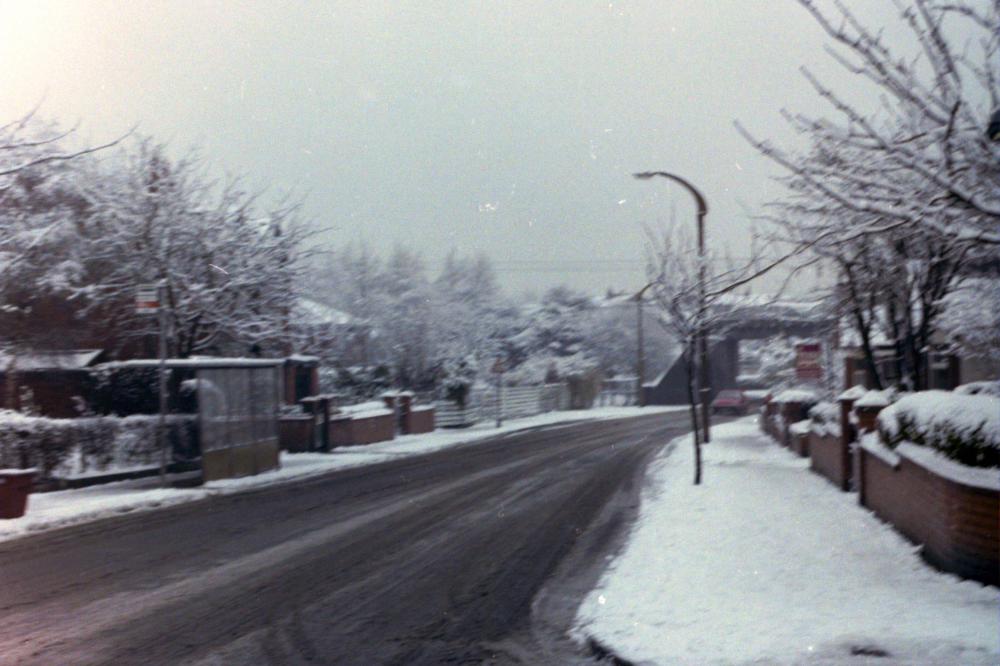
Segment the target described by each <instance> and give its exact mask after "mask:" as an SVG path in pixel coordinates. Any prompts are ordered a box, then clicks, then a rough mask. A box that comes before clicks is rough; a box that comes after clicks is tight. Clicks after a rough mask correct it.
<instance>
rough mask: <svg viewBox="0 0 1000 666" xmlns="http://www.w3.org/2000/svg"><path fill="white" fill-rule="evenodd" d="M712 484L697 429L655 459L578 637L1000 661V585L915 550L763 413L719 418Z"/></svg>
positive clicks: (651, 656) (868, 658) (790, 657)
mask: <svg viewBox="0 0 1000 666" xmlns="http://www.w3.org/2000/svg"><path fill="white" fill-rule="evenodd" d="M703 452H704V461H705V467H704V480H703V485H702V486H700V487H696V486H694V485H692V483H691V480H692V469H693V467H692V465H693V462H692V460H693V454H692V452H691V441H690V437H684V438H681V439H680V440H675V442H674V443H673V450H672V452H671V451H669V450H668V451H665V452H664V453H663V454H661V456H660V457H659V458H658V459H657V460H655V461H654V462H653V463H652V465H651V466H650V469H649V473H648V477H647V481H648V485H647V487H646V488H645V490H644V495H643V503H642V507H641V509H640V518H639V521H638V522H637V524H636V526H635V528H634V529H633V533H632V535H631V537H630V539H629V542H628V544H627V546H626V547H625V549H624V551H623V552H622V553H621V554H620V555H619V556H618V557H617V558H616V559H615V560H614V561H613V562H612V564H611V566H610V568H609V570H608V571H607V572H606V573H605V575H604V577H603V578H602V580H601V582H600V584H599V586H598V588H596V589H595V590H594V591H593V592H592V593H591V594H590V595H589V596H588V598H587V599H586V601H585V602H584V604H583V605H582V606H581V608H580V611H579V614H578V617H577V621H578V626H577V629H576V630H575V637H576V638H577V639H578V640H581V641H585V640H587V639H589V638H594V639H596V640H597V641H598V642H599V643H600V644H601V645H603V646H604V647H606V648H609V649H611V650H612V651H613V652H614V653H616V654H617V655H618V656H620V657H622V658H625V659H628V660H631V661H634V662H636V663H640V664H745V663H754V664H800V663H801V664H927V665H935V666H937V665H942V666H944V665H946V664H949V665H950V664H997V663H1000V645H998V642H1000V616H998V601H1000V593H998V590H997V588H992V587H987V586H983V585H980V584H978V583H974V582H969V581H962V580H960V579H958V578H957V577H955V576H952V575H948V574H942V573H939V572H937V571H935V570H934V569H932V568H930V567H929V566H928V565H926V564H925V563H924V562H923V561H922V560H921V559H920V557H919V555H918V554H917V550H916V549H915V547H914V546H913V545H912V544H910V543H908V542H907V541H905V540H904V539H903V538H902V537H901V536H899V535H898V534H897V533H896V532H894V531H893V530H892V529H891V528H890V527H888V526H887V525H885V524H883V523H881V522H880V521H879V520H878V519H876V518H875V517H874V515H872V514H871V513H869V512H868V511H867V510H865V509H864V508H862V507H860V506H859V505H858V504H857V495H855V494H853V493H842V492H839V491H838V490H836V489H835V488H834V487H833V486H832V485H830V484H829V483H827V482H826V481H825V480H824V479H822V478H820V477H819V476H817V475H815V474H812V473H810V472H809V470H808V467H809V463H808V459H801V458H798V457H797V456H796V455H794V454H793V453H791V452H789V451H787V450H785V449H782V448H781V447H779V446H777V445H776V444H774V443H773V442H771V440H769V439H768V438H766V437H765V436H763V435H761V434H760V431H759V430H758V428H757V425H756V423H755V419H754V418H748V419H742V420H740V421H737V422H733V423H730V424H726V425H720V426H716V427H714V428H713V430H712V443H711V444H708V445H706V446H705V447H703Z"/></svg>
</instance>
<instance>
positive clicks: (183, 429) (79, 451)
mask: <svg viewBox="0 0 1000 666" xmlns="http://www.w3.org/2000/svg"><path fill="white" fill-rule="evenodd" d="M157 422H158V417H156V416H145V415H143V416H127V417H124V418H120V417H115V416H95V417H88V418H78V419H50V418H45V417H36V416H26V415H24V414H21V413H19V412H12V411H6V410H0V468H6V467H10V468H32V467H33V468H37V469H38V470H40V472H41V474H42V476H44V477H59V478H64V477H70V476H77V475H80V474H86V473H88V472H101V471H105V470H108V471H110V470H117V469H123V468H135V467H139V466H143V465H153V464H156V463H158V462H159V460H160V449H159V446H158V443H157V436H156V427H157ZM168 426H169V430H168V442H169V444H170V445H171V447H172V449H173V451H175V452H176V453H178V454H180V455H182V456H185V457H189V456H193V455H195V454H196V452H197V432H196V417H194V416H189V415H175V416H170V417H168Z"/></svg>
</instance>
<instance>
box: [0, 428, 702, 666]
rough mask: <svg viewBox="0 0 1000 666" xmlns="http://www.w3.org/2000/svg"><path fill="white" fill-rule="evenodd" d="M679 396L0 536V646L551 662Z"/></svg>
mask: <svg viewBox="0 0 1000 666" xmlns="http://www.w3.org/2000/svg"><path fill="white" fill-rule="evenodd" d="M684 423H685V416H684V415H683V413H676V414H666V415H664V414H658V415H655V416H651V417H642V418H636V419H623V420H619V421H605V422H592V423H583V424H579V425H573V426H568V427H563V428H556V429H548V430H546V429H543V430H539V431H535V432H527V433H520V434H514V435H507V436H503V437H500V438H498V439H497V440H496V441H495V442H488V443H487V442H483V443H479V444H477V445H475V446H469V447H459V448H455V449H451V450H446V451H441V452H437V453H431V454H428V455H425V456H418V457H413V458H407V459H403V460H398V461H390V462H386V463H382V464H378V465H373V466H369V467H364V468H357V469H349V470H344V471H341V472H336V473H333V474H330V475H328V476H324V477H320V478H316V479H311V480H309V481H304V482H301V483H297V484H290V485H284V486H276V487H271V488H266V489H263V490H261V491H257V492H250V493H246V494H240V495H232V496H223V497H214V498H211V499H209V500H206V501H201V502H195V503H191V504H186V505H183V506H179V507H175V508H170V509H165V510H162V511H155V512H150V513H144V514H140V515H135V516H130V517H124V518H119V519H114V520H107V521H102V522H99V523H94V524H90V525H83V526H79V527H72V528H67V529H64V530H60V531H56V532H52V533H49V534H44V535H39V536H36V537H30V538H26V539H22V540H18V541H14V542H10V543H7V544H0V616H2V617H3V622H2V623H0V661H2V662H3V663H17V664H32V663H35V664H55V663H73V664H91V663H115V664H130V663H143V664H151V663H191V664H194V663H204V664H211V663H220V664H221V663H226V664H229V663H254V664H257V663H274V664H286V663H337V664H421V663H427V664H431V663H441V662H445V661H455V662H458V663H463V662H470V663H476V662H480V661H483V660H489V661H494V660H495V661H497V662H500V663H533V664H534V663H545V662H552V663H567V662H571V661H574V660H576V659H578V658H581V657H579V655H577V654H576V653H575V652H574V650H575V648H574V646H573V645H572V644H571V643H569V642H568V641H567V640H565V639H564V638H563V636H564V635H565V632H566V631H567V630H568V629H569V628H570V625H571V623H572V620H573V615H574V613H575V609H576V604H578V603H579V602H580V601H581V600H582V598H583V597H584V596H585V594H586V592H587V591H588V590H589V588H590V586H591V585H592V584H593V583H594V582H595V581H596V579H597V576H598V575H599V574H600V573H601V571H602V569H603V565H604V562H605V561H606V558H607V555H608V553H609V551H610V550H611V549H613V548H614V547H616V546H617V545H618V543H619V541H620V538H621V537H622V529H621V528H622V527H623V526H626V525H627V524H628V520H629V519H630V518H631V516H633V515H634V511H635V508H636V505H637V501H638V486H639V484H638V483H637V481H638V479H639V478H640V474H641V472H642V470H643V469H644V467H645V464H646V462H647V461H648V460H649V458H650V455H651V454H652V453H654V452H655V451H657V450H658V449H659V448H660V447H661V446H662V445H663V444H665V443H666V442H667V441H668V440H669V439H670V438H671V437H673V436H675V435H677V434H679V433H680V432H682V431H683V430H684Z"/></svg>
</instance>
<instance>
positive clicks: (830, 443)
mask: <svg viewBox="0 0 1000 666" xmlns="http://www.w3.org/2000/svg"><path fill="white" fill-rule="evenodd" d="M809 457H810V463H809V467H810V469H812V470H813V471H814V472H816V473H818V474H820V475H821V476H824V477H826V478H827V479H829V480H830V481H831V482H832V483H833V484H834V485H835V486H837V487H838V488H840V489H841V490H850V488H851V450H850V444H849V443H848V442H846V441H844V440H843V438H842V437H840V436H835V435H830V434H825V435H818V434H816V433H815V432H811V433H809Z"/></svg>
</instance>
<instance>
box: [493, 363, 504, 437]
mask: <svg viewBox="0 0 1000 666" xmlns="http://www.w3.org/2000/svg"><path fill="white" fill-rule="evenodd" d="M506 369H507V368H506V364H505V363H504V362H503V359H502V358H499V357H498V358H497V359H496V360H495V361H494V362H493V367H492V368H490V372H492V373H493V374H494V375H496V378H497V427H498V428H499V427H500V426H501V425H503V372H504V370H506Z"/></svg>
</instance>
